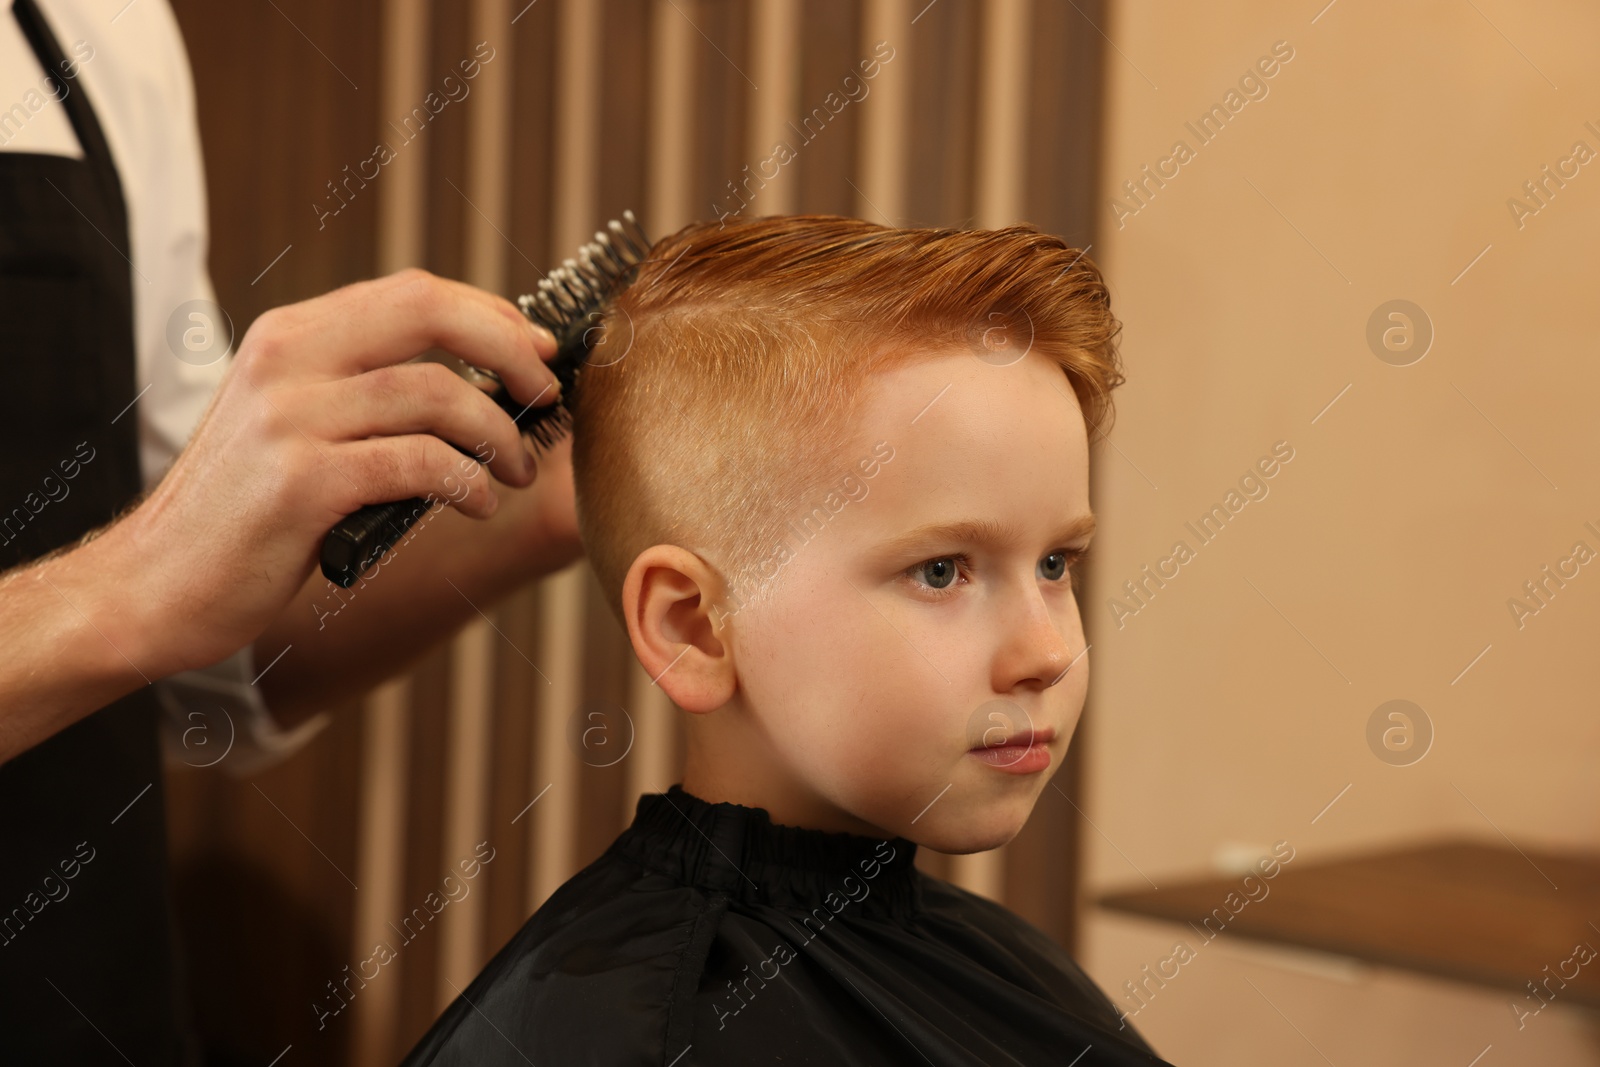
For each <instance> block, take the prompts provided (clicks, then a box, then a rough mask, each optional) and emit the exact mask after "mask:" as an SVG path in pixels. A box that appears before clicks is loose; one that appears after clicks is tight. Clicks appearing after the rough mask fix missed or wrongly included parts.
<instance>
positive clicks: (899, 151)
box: [851, 0, 916, 226]
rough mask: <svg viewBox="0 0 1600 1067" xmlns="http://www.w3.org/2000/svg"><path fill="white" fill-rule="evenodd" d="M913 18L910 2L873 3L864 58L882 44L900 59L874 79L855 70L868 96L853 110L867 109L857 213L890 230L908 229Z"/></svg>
mask: <svg viewBox="0 0 1600 1067" xmlns="http://www.w3.org/2000/svg"><path fill="white" fill-rule="evenodd" d="M912 18H913V12H912V10H911V3H910V0H867V5H866V12H865V18H864V25H863V27H862V30H863V32H862V35H861V43H862V45H863V46H864V49H863V53H862V58H867V56H869V55H871V54H872V49H873V48H874V47H875V46H876V45H877V43H878V42H879V41H884V42H886V43H887V44H889V45H890V47H892V48H893V49H894V58H893V59H891V60H890V61H889V62H888V63H884V64H881V65H880V66H879V68H878V74H877V77H875V78H872V79H871V80H867V79H865V78H863V77H862V75H861V71H860V68H859V67H857V68H855V69H854V70H853V71H852V74H853V76H854V77H855V79H856V81H857V82H859V83H860V84H861V85H863V86H864V87H865V88H866V93H867V95H866V96H865V97H863V98H862V99H861V101H860V103H859V104H852V105H851V106H852V107H855V106H859V107H860V108H861V147H860V149H859V158H860V164H861V171H860V174H859V175H858V176H857V178H856V181H855V184H856V190H857V197H856V214H857V215H859V216H861V217H862V218H864V219H871V220H872V221H873V222H879V223H882V224H883V225H885V226H902V225H904V224H905V223H904V221H903V218H902V216H904V214H905V191H906V160H907V152H908V147H909V146H908V145H907V135H908V132H909V130H910V126H911V124H910V122H909V119H910V114H909V112H910V105H911V64H912V62H913V61H914V58H915V47H914V42H915V40H916V38H915V36H914V35H913V34H912V33H911V32H910V31H911V28H912V27H911V19H912ZM858 62H859V61H858Z"/></svg>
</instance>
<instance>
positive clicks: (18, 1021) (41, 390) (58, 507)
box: [0, 0, 198, 1067]
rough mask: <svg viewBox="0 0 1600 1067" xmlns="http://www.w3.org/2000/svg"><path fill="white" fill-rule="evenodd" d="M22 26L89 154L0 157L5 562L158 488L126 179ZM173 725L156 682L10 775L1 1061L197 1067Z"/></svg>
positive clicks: (0, 537) (51, 52)
mask: <svg viewBox="0 0 1600 1067" xmlns="http://www.w3.org/2000/svg"><path fill="white" fill-rule="evenodd" d="M12 15H14V16H15V18H16V20H17V22H18V24H19V25H20V26H21V28H22V31H23V33H24V34H25V35H26V37H27V38H28V41H29V43H30V45H31V46H32V48H33V51H34V54H35V55H36V56H37V57H38V59H39V64H40V66H42V67H43V68H44V69H45V70H46V71H47V72H49V73H50V74H51V75H52V77H53V78H54V80H55V86H56V88H55V91H56V92H57V93H58V94H59V93H60V92H61V91H62V87H65V88H66V91H67V95H66V98H65V99H64V100H63V101H62V102H61V105H62V106H65V108H66V113H67V115H68V116H69V117H70V119H71V121H72V128H73V130H74V131H75V132H76V134H77V136H78V142H79V144H81V145H82V147H83V151H84V158H83V159H71V158H68V157H65V156H55V155H42V154H35V153H28V152H7V151H0V569H4V568H10V567H13V566H16V565H17V564H19V563H22V562H25V561H27V560H30V559H33V558H35V557H37V556H39V555H42V554H43V553H45V552H48V551H49V550H51V549H53V548H56V547H57V546H60V545H64V544H70V543H72V542H74V541H76V540H77V539H78V538H79V537H80V536H81V535H82V534H84V533H86V532H87V531H89V530H91V529H93V528H95V527H97V526H100V525H103V524H104V523H106V522H107V521H109V520H110V519H111V518H113V517H114V516H115V515H116V514H117V513H118V511H119V510H120V509H121V508H122V507H123V506H124V505H125V504H127V503H128V502H129V501H131V500H132V499H134V498H135V497H137V496H138V494H139V493H140V491H141V488H142V484H141V478H140V472H139V451H138V434H137V427H138V412H137V409H136V407H134V406H132V404H133V401H134V397H135V396H136V395H137V394H138V392H139V386H138V385H137V383H136V382H135V380H134V370H135V367H134V340H133V293H132V282H131V278H132V265H131V263H130V258H131V255H132V252H131V250H130V248H129V238H128V221H127V212H126V209H125V207H124V204H123V199H122V188H121V182H120V181H119V180H118V178H117V172H116V167H115V166H114V164H113V162H112V159H111V155H110V151H109V149H108V148H107V145H106V140H105V137H104V135H103V134H102V132H101V129H100V124H99V122H98V121H97V120H96V118H95V114H94V109H93V108H92V107H91V106H90V104H89V101H88V99H87V97H86V96H85V94H84V92H83V89H82V87H81V86H80V85H79V84H78V83H77V81H75V80H68V79H63V78H60V77H59V75H60V73H61V72H62V71H63V70H64V69H65V68H64V67H63V66H62V62H63V59H64V57H63V54H62V51H61V47H60V45H59V43H58V42H57V41H56V39H55V36H54V35H53V34H52V33H51V32H50V29H49V27H48V26H47V25H46V23H45V21H44V19H43V18H41V17H40V15H39V12H38V9H37V8H36V7H35V6H34V4H33V2H32V0H16V2H15V4H14V6H13V8H12ZM46 106H49V107H55V106H57V104H56V103H55V102H53V101H52V102H50V103H49V104H47V105H46ZM107 580H115V578H114V576H111V577H108V579H107ZM159 716H160V706H159V704H158V703H157V701H156V696H155V693H154V692H153V691H152V690H151V689H150V688H149V687H148V686H147V687H145V688H142V689H139V690H137V691H135V692H134V693H132V694H131V695H129V696H128V697H126V698H124V699H122V700H119V701H117V702H116V703H114V704H111V705H110V706H108V707H105V708H102V709H101V710H100V711H97V712H95V713H94V714H92V715H90V716H88V717H87V718H85V719H82V720H80V721H79V722H77V723H75V724H73V725H72V726H70V727H68V728H67V729H65V730H62V731H61V732H60V733H58V734H56V735H55V736H53V737H51V738H49V739H48V740H46V741H44V742H42V743H40V744H39V745H36V746H35V747H34V748H32V749H30V750H28V751H27V752H24V753H22V754H21V755H19V756H17V757H16V758H14V759H12V760H10V761H8V762H6V763H4V764H0V1061H3V1062H5V1063H19V1064H20V1063H71V1064H99V1063H106V1064H119V1065H122V1064H126V1063H128V1062H132V1063H135V1064H138V1065H139V1067H146V1065H156V1064H189V1063H195V1062H198V1059H197V1055H196V1052H195V1046H194V1043H193V1042H192V1040H191V1039H190V1038H189V1037H188V1036H187V1035H188V1033H189V1027H188V1018H187V1010H186V1007H185V1005H184V1000H183V997H182V994H181V990H180V983H179V974H178V965H177V962H176V961H177V952H176V950H175V945H174V941H173V938H174V930H175V924H174V922H173V916H172V912H171V903H170V894H169V892H168V874H167V849H166V817H165V806H164V799H163V797H164V793H163V789H162V780H161V756H160V748H159V736H158V724H159Z"/></svg>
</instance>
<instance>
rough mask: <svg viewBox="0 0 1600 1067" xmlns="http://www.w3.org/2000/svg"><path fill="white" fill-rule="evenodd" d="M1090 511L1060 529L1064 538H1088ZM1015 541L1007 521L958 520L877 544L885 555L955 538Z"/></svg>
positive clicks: (969, 541) (1091, 531) (975, 541)
mask: <svg viewBox="0 0 1600 1067" xmlns="http://www.w3.org/2000/svg"><path fill="white" fill-rule="evenodd" d="M1094 528H1095V517H1094V513H1093V512H1085V513H1084V514H1082V515H1080V516H1078V517H1077V518H1076V519H1073V520H1072V521H1071V522H1069V523H1068V524H1067V525H1066V527H1065V528H1064V529H1062V530H1061V531H1060V535H1061V539H1062V540H1063V541H1078V540H1087V539H1088V538H1089V537H1091V536H1092V535H1093V534H1094ZM1016 540H1018V531H1017V530H1016V528H1015V527H1013V526H1012V525H1011V524H1009V523H1004V522H998V521H996V520H994V519H960V520H957V521H955V522H933V523H929V524H928V525H926V526H918V527H917V528H916V529H914V530H907V531H906V532H905V533H903V534H897V535H896V536H894V537H891V538H889V539H888V540H887V541H884V542H883V543H882V544H881V545H879V546H878V550H879V551H880V552H881V553H882V554H883V555H884V556H891V557H892V556H896V555H899V554H901V553H904V552H909V551H911V550H912V549H914V548H916V547H917V546H919V545H923V544H927V543H928V542H932V541H956V542H960V543H963V544H1009V543H1011V542H1014V541H1016Z"/></svg>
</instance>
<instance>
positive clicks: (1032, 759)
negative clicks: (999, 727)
mask: <svg viewBox="0 0 1600 1067" xmlns="http://www.w3.org/2000/svg"><path fill="white" fill-rule="evenodd" d="M1055 736H1056V732H1055V730H1053V729H1051V728H1050V727H1048V726H1046V727H1044V728H1043V729H1040V730H1031V729H1024V730H1018V731H1017V732H1016V733H1014V734H1012V735H1011V736H1010V737H1007V738H1006V739H1005V740H1004V741H1002V742H1000V743H999V744H995V745H977V746H975V747H973V748H972V749H970V750H969V751H968V752H967V754H968V755H969V756H973V757H974V758H976V759H979V760H981V761H983V762H984V763H987V764H988V765H989V766H991V767H994V768H995V769H996V770H1001V771H1007V772H1009V773H1011V774H1034V773H1036V772H1038V771H1042V770H1044V769H1045V768H1046V767H1048V766H1050V750H1049V749H1048V748H1047V747H1045V746H1046V745H1048V744H1049V743H1050V742H1051V741H1053V740H1055Z"/></svg>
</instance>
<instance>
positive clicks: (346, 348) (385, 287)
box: [0, 0, 581, 1065]
mask: <svg viewBox="0 0 1600 1067" xmlns="http://www.w3.org/2000/svg"><path fill="white" fill-rule="evenodd" d="M118 6H119V5H117V4H106V3H103V2H92V0H15V4H14V5H13V2H12V0H0V338H3V343H0V353H3V359H0V456H3V457H4V459H3V463H0V651H3V655H0V815H3V820H0V1060H4V1061H5V1062H7V1063H12V1062H15V1063H44V1062H50V1063H101V1062H119V1063H120V1062H123V1061H128V1062H132V1063H138V1064H141V1065H143V1064H173V1063H194V1062H197V1059H196V1056H197V1053H196V1051H195V1043H194V1042H193V1041H192V1040H191V1039H190V1038H189V1037H188V1027H187V1022H186V1020H187V1008H186V1006H185V1001H186V996H185V993H184V990H183V988H182V981H181V975H180V974H179V973H178V969H177V966H176V962H175V953H174V949H173V943H172V933H173V925H172V922H171V918H170V911H171V904H170V901H169V899H168V896H167V883H168V875H167V870H166V842H165V837H164V825H165V812H164V809H163V799H162V777H161V751H162V749H161V740H160V738H161V733H162V730H161V725H160V724H161V723H162V721H163V720H165V721H166V722H168V723H171V722H172V721H174V720H176V721H178V722H179V723H181V722H183V721H185V720H186V719H188V718H191V717H201V718H204V719H205V721H207V722H208V723H210V724H211V733H212V737H213V740H214V742H215V744H214V748H213V750H221V749H222V745H223V743H224V742H228V743H229V744H230V746H231V747H230V748H229V749H228V755H227V757H226V762H225V763H224V767H223V769H224V770H234V771H238V770H240V769H248V768H250V767H253V766H258V765H260V764H261V763H262V762H264V761H265V760H269V759H271V758H274V757H277V756H281V755H282V754H283V753H284V752H287V751H289V750H290V749H292V748H293V747H294V746H295V745H296V744H298V743H300V742H301V741H303V740H304V738H305V736H307V734H308V733H310V732H312V731H314V730H315V729H316V727H317V726H318V724H319V723H320V722H322V721H324V720H325V718H326V715H327V709H329V708H331V707H333V706H335V705H338V704H340V703H341V702H345V701H348V700H349V698H351V697H354V696H357V695H359V694H360V693H361V692H363V691H365V690H366V689H368V688H370V687H371V686H372V685H374V684H375V683H377V682H379V681H381V680H382V679H384V678H385V677H388V676H390V675H393V674H395V673H397V672H398V671H399V670H400V669H401V668H402V667H404V666H405V665H406V664H407V663H408V662H410V661H411V660H413V659H414V658H415V657H417V656H418V655H420V654H421V653H422V652H423V651H425V650H426V649H428V648H429V647H431V646H433V645H435V644H436V643H438V642H439V641H441V640H443V639H445V638H447V637H448V636H449V635H450V634H451V633H452V632H453V631H454V630H455V629H457V628H458V627H459V626H460V625H461V624H462V623H463V622H465V621H466V620H467V619H468V618H469V617H475V615H476V612H477V610H478V609H479V608H486V607H487V606H489V605H490V604H492V603H494V602H495V601H496V600H497V599H498V598H499V597H500V596H503V595H504V594H505V593H506V592H508V591H510V590H512V589H515V588H516V587H517V586H518V585H520V584H522V583H524V582H526V581H528V580H531V579H533V578H535V577H538V576H539V575H541V574H545V573H549V572H550V571H553V570H555V569H558V568H560V567H563V566H565V565H566V564H568V563H570V562H572V561H573V560H574V559H576V558H577V557H578V555H579V554H580V553H581V545H580V542H579V539H578V535H577V529H576V519H575V516H574V513H573V499H572V480H571V466H570V452H569V451H568V450H567V449H565V448H562V447H558V448H556V449H554V450H553V451H551V452H550V453H547V454H546V455H545V456H544V457H543V458H542V459H541V460H540V466H541V469H540V470H539V471H538V472H537V478H536V477H535V470H534V461H533V457H532V456H531V455H530V454H529V452H528V451H527V448H526V446H525V444H524V443H523V441H522V439H521V438H520V436H519V434H518V433H517V430H516V427H515V426H514V425H513V424H512V422H511V420H510V419H509V418H508V417H507V416H506V415H505V414H504V413H503V412H502V411H501V410H500V409H499V408H498V407H497V406H496V405H495V404H494V403H492V402H491V401H490V400H489V399H488V398H487V397H486V396H484V395H483V394H482V393H481V392H479V391H478V390H477V389H475V388H474V387H473V386H471V385H469V384H467V383H466V381H465V380H464V379H461V378H459V377H457V376H456V375H454V374H451V373H450V372H449V371H447V370H445V369H444V368H442V367H439V366H438V365H429V364H425V363H409V364H408V362H407V361H409V360H411V359H412V357H415V356H417V355H419V354H421V353H423V352H425V351H427V350H428V349H430V348H433V347H438V348H442V349H444V350H446V351H449V352H451V353H454V354H455V355H457V356H459V357H461V358H463V359H465V360H467V361H468V362H470V363H473V364H475V365H478V366H482V367H486V368H490V369H492V370H494V371H496V372H498V373H499V374H500V375H501V377H502V378H503V379H504V380H505V382H506V383H507V386H508V388H509V389H510V391H511V393H512V395H513V396H514V397H516V398H517V399H519V400H522V401H525V402H532V403H549V402H551V401H552V400H553V399H554V397H555V391H554V388H553V383H554V377H553V375H552V374H551V373H550V371H549V370H548V368H547V367H546V366H545V364H544V360H546V359H548V358H549V357H550V356H552V355H553V354H554V342H553V341H552V340H551V339H550V337H549V335H548V334H547V333H544V332H543V331H539V330H536V329H535V328H534V327H532V326H531V325H530V324H529V323H528V322H527V321H526V320H525V319H523V318H522V316H521V315H520V314H519V313H518V312H517V311H516V309H515V308H514V307H513V306H512V305H511V304H509V303H508V302H506V301H505V300H503V299H501V298H500V297H498V296H492V295H490V294H487V293H484V292H480V291H477V290H475V289H472V288H470V287H468V286H465V285H461V284H458V283H454V282H448V281H444V280H442V279H438V278H434V277H432V276H430V275H427V274H424V273H421V272H406V273H402V274H398V275H394V276H391V277H387V278H381V279H378V280H376V281H372V282H366V283H362V284H359V285H353V286H350V287H348V288H345V289H340V290H338V291H336V292H332V293H329V294H327V295H325V296H321V297H318V298H317V299H314V300H309V301H306V302H305V303H302V304H296V305H293V306H290V307H283V308H279V309H276V310H274V311H271V312H268V313H267V314H265V315H263V316H261V317H260V318H259V319H257V320H256V322H255V323H254V324H253V325H252V326H251V327H250V329H249V330H248V332H247V333H246V334H245V335H244V337H243V338H242V339H241V340H240V341H239V342H238V343H237V345H235V346H234V353H233V355H232V357H231V358H230V359H224V358H222V354H221V353H218V355H217V357H216V358H215V359H209V358H207V359H196V358H194V353H193V352H192V351H191V350H190V349H187V348H185V347H184V346H183V345H181V344H174V343H173V341H172V336H173V334H172V329H171V325H172V322H173V321H174V320H175V319H176V321H177V323H178V328H179V331H180V332H179V335H178V336H179V337H182V336H183V335H182V332H181V331H182V330H184V329H189V328H193V329H200V330H202V331H204V330H208V329H215V328H218V323H217V322H215V321H213V320H214V319H215V318H216V312H215V309H214V305H210V297H211V295H212V293H211V287H210V282H209V279H208V277H207V274H206V269H205V250H206V227H205V196H204V187H203V176H202V168H201V161H200V154H199V138H198V132H197V129H196V124H195V114H194V102H193V99H192V91H193V90H192V82H191V77H190V72H189V64H188V57H187V56H186V54H185V53H184V50H183V43H182V39H181V37H180V35H179V32H178V27H177V24H176V20H175V18H174V16H173V13H172V11H171V9H170V8H169V7H168V6H167V4H166V3H165V2H164V0H144V2H142V3H130V4H127V5H126V6H125V7H123V8H122V10H121V11H120V12H116V8H117V7H118ZM41 8H42V9H43V10H42V11H41V10H40V9H41ZM113 14H115V17H114V18H113V17H112V15H113ZM296 251H298V252H299V254H300V255H301V256H305V255H311V254H315V253H314V251H300V250H296ZM279 269H286V268H282V267H280V268H279ZM191 301H193V302H195V303H194V305H193V309H197V310H195V313H196V314H200V315H201V318H199V319H194V318H192V316H189V315H188V311H187V310H186V311H185V312H184V313H183V314H176V313H178V312H179V310H180V308H184V309H187V308H189V302H191ZM208 308H209V310H208ZM190 339H191V340H192V339H193V338H190ZM202 339H203V337H202ZM452 445H459V446H461V447H463V448H466V449H469V450H471V451H473V452H475V453H477V454H479V455H482V456H484V457H485V458H486V460H487V462H486V463H485V464H484V465H483V466H481V467H477V466H476V465H475V464H473V463H472V462H471V461H469V460H466V459H465V457H463V455H462V454H461V453H460V452H459V451H457V450H456V449H455V448H454V447H452ZM180 450H181V452H180ZM491 482H495V483H497V484H495V485H491ZM430 494H432V495H433V496H434V497H436V498H438V499H440V500H442V501H444V502H445V503H446V504H448V505H449V506H448V507H445V508H443V509H442V510H440V511H439V512H438V513H436V514H433V515H432V516H430V517H428V518H426V519H425V522H426V523H427V526H426V528H424V529H422V530H421V532H420V533H418V534H417V536H416V537H415V538H414V539H412V540H411V541H409V542H408V543H406V545H405V546H404V549H403V551H400V552H398V553H396V554H395V556H394V559H393V562H391V563H388V564H386V565H385V566H384V567H383V568H382V570H381V571H379V572H378V573H377V574H376V575H375V576H372V577H371V578H370V580H369V581H368V582H367V584H366V587H365V588H363V589H362V590H361V591H360V593H359V596H358V597H357V598H355V599H352V600H350V602H349V605H348V607H344V608H342V609H341V610H340V611H339V613H338V617H337V618H336V619H329V618H328V617H327V612H326V610H318V609H317V606H316V602H318V601H320V600H322V598H323V597H324V596H325V595H326V592H327V589H328V586H327V583H326V582H325V581H324V580H323V579H322V578H321V576H320V574H319V573H316V572H315V565H316V559H317V552H318V548H319V545H320V542H321V540H322V537H323V535H324V534H325V533H326V532H327V530H328V529H329V527H330V526H332V525H333V524H334V523H335V522H336V521H337V520H338V519H339V518H340V517H341V516H343V515H345V514H347V513H349V512H351V511H353V510H355V509H356V508H358V507H359V506H361V505H363V504H366V503H375V502H380V501H387V500H395V499H404V498H408V497H412V496H428V495H430ZM218 712H221V713H222V716H221V717H219V716H218V714H217V713H218ZM221 718H225V719H226V723H225V724H224V723H223V722H222V721H221ZM170 733H171V731H170V729H169V736H170Z"/></svg>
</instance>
